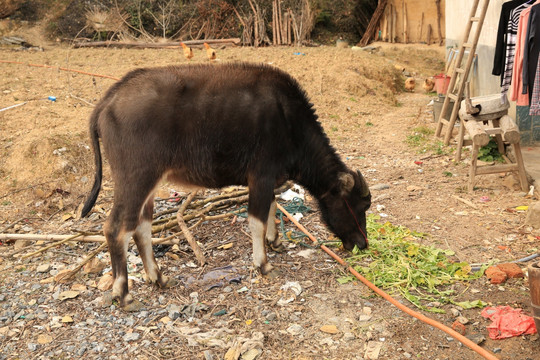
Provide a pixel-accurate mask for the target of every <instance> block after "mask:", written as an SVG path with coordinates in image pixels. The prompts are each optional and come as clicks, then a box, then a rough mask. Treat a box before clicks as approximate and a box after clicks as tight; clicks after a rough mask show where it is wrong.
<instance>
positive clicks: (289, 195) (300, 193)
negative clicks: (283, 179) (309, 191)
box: [279, 184, 305, 201]
mask: <svg viewBox="0 0 540 360" xmlns="http://www.w3.org/2000/svg"><path fill="white" fill-rule="evenodd" d="M304 193H305V191H304V189H302V187H300V186H298V185H296V184H295V185H293V187H292V188H290V189H288V190H287V191H285V192H283V193H281V194H280V195H279V197H280V198H281V199H282V200H285V201H291V200H293V199H294V198H299V199H301V200H304Z"/></svg>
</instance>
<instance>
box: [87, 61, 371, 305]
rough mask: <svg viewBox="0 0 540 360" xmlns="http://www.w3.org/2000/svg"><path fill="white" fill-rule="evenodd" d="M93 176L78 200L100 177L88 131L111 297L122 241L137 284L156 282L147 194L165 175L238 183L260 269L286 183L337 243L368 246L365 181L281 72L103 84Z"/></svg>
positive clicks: (152, 73)
mask: <svg viewBox="0 0 540 360" xmlns="http://www.w3.org/2000/svg"><path fill="white" fill-rule="evenodd" d="M90 136H91V140H92V147H93V150H94V154H95V165H96V176H95V181H94V185H93V188H92V191H91V193H90V195H89V197H88V199H87V200H86V203H85V204H84V208H83V210H82V215H83V216H86V215H87V214H88V213H89V212H90V210H91V208H92V207H93V205H94V204H95V202H96V199H97V196H98V193H99V190H100V187H101V178H102V159H101V150H100V142H99V138H101V142H102V146H103V149H104V153H105V155H106V156H107V158H108V160H109V164H110V167H111V172H112V177H113V180H114V204H113V207H112V210H111V213H110V216H109V217H108V219H107V221H106V223H105V226H104V232H105V236H106V238H107V243H108V245H109V252H110V255H111V262H112V271H113V276H114V285H113V291H112V292H113V296H114V297H115V298H117V299H118V300H119V302H120V305H121V306H128V305H129V304H131V303H132V301H133V299H132V297H131V296H130V295H129V294H128V283H127V266H126V254H127V246H128V243H129V240H130V239H131V237H133V239H134V240H135V244H136V245H137V247H138V249H139V253H140V255H141V258H142V260H143V263H144V268H145V272H146V276H147V280H148V281H149V282H152V283H157V284H159V285H160V286H166V285H167V284H168V281H169V280H168V279H167V278H166V277H165V276H164V275H162V274H161V272H160V269H159V267H158V265H157V263H156V260H155V258H154V254H153V251H152V246H151V222H152V213H153V196H154V190H155V189H156V187H157V185H158V183H159V181H160V180H161V179H162V178H164V177H167V178H168V179H169V180H170V181H174V182H176V183H179V184H181V185H186V186H190V187H204V188H220V187H224V186H229V185H247V186H248V187H249V204H248V205H249V210H248V214H249V227H250V230H251V236H252V238H253V262H254V264H255V266H256V267H257V268H260V270H261V272H262V273H263V274H267V273H268V272H270V271H271V269H272V266H271V265H270V264H269V263H268V261H267V257H266V251H265V240H266V243H269V244H270V245H273V246H274V247H279V246H280V244H281V243H280V240H279V237H278V233H277V231H276V226H275V222H274V216H275V210H276V206H275V198H274V193H273V190H274V188H276V187H277V186H280V185H282V184H283V183H284V182H285V181H287V180H289V179H290V180H293V181H295V182H297V183H298V184H301V185H302V186H304V187H305V188H306V189H307V190H308V191H309V192H310V193H311V194H312V195H313V196H314V197H315V198H316V199H317V200H318V202H319V205H320V209H321V212H322V217H323V219H324V221H325V222H326V224H327V225H328V227H329V228H330V229H331V230H332V231H333V232H334V233H335V234H336V235H337V236H338V237H339V238H340V239H341V241H342V242H343V246H344V247H345V248H346V249H348V250H352V249H353V248H354V246H355V245H356V246H358V248H360V249H363V248H365V247H366V246H367V238H366V215H365V212H366V210H367V209H368V208H369V206H370V205H371V195H370V192H369V188H368V186H367V184H366V182H365V180H364V178H363V177H362V175H361V174H360V172H356V171H352V170H350V169H348V168H347V167H346V166H345V164H344V163H343V162H342V161H341V159H340V158H339V156H338V155H337V154H336V151H335V150H334V148H333V147H332V146H331V145H330V143H329V140H328V138H327V136H326V134H325V133H324V131H323V129H322V127H321V124H320V123H319V122H318V121H317V115H315V110H314V108H313V104H310V103H309V102H308V98H307V96H306V93H305V92H304V91H303V90H302V89H301V87H300V85H299V84H298V83H297V82H296V81H295V80H294V79H293V78H292V77H291V76H290V75H288V74H286V73H285V72H283V71H280V70H278V69H276V68H274V67H270V66H266V65H258V64H257V65H255V64H245V63H244V64H222V65H213V64H212V65H188V66H168V67H161V68H148V69H138V70H134V71H132V72H130V73H128V74H127V75H126V76H124V78H122V79H121V80H120V81H119V82H117V83H116V84H114V85H113V86H112V87H111V88H110V89H109V90H108V91H107V93H106V95H105V96H104V98H103V99H102V100H101V101H100V102H99V104H98V105H97V106H96V108H95V109H94V111H93V113H92V115H91V117H90Z"/></svg>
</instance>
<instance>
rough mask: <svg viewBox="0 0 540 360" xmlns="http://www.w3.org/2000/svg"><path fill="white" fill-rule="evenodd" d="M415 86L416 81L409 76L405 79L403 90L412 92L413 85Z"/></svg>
mask: <svg viewBox="0 0 540 360" xmlns="http://www.w3.org/2000/svg"><path fill="white" fill-rule="evenodd" d="M415 86H416V81H415V80H414V78H412V77H409V78H407V80H405V90H407V91H410V92H413V90H414V87H415Z"/></svg>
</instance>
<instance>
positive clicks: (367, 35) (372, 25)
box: [358, 0, 388, 47]
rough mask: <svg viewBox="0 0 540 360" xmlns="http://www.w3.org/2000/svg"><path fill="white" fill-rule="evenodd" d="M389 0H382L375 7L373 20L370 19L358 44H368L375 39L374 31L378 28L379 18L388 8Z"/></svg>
mask: <svg viewBox="0 0 540 360" xmlns="http://www.w3.org/2000/svg"><path fill="white" fill-rule="evenodd" d="M387 2H388V0H380V1H379V5H377V8H376V9H375V12H374V13H373V16H372V17H371V20H370V21H369V24H368V26H367V28H366V31H365V32H364V35H363V36H362V39H361V40H360V42H359V43H358V46H361V47H363V46H366V45H367V44H369V42H370V40H372V39H373V36H374V32H375V30H377V25H378V24H379V20H380V18H381V16H382V14H383V13H384V9H385V8H386V4H387Z"/></svg>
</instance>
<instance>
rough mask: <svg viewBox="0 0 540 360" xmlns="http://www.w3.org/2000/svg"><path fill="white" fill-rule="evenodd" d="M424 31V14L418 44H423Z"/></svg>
mask: <svg viewBox="0 0 540 360" xmlns="http://www.w3.org/2000/svg"><path fill="white" fill-rule="evenodd" d="M423 30H424V12H422V20H421V21H420V36H419V38H418V42H422V32H423Z"/></svg>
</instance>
